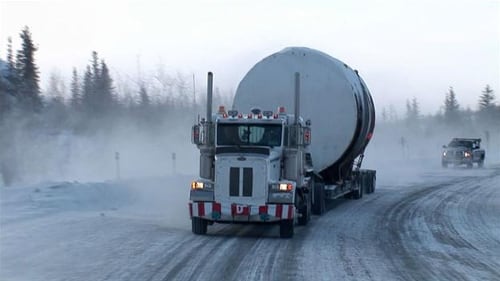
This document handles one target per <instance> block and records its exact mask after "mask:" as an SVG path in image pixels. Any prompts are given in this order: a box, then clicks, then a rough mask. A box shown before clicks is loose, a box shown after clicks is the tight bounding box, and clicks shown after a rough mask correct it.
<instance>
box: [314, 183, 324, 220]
mask: <svg viewBox="0 0 500 281" xmlns="http://www.w3.org/2000/svg"><path fill="white" fill-rule="evenodd" d="M312 199H313V202H312V208H311V209H312V213H313V214H315V215H320V216H321V215H322V214H323V213H324V212H325V209H326V208H325V188H324V185H323V183H322V182H314V183H313V197H312Z"/></svg>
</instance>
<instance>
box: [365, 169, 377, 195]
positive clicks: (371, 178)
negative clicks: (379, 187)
mask: <svg viewBox="0 0 500 281" xmlns="http://www.w3.org/2000/svg"><path fill="white" fill-rule="evenodd" d="M365 184H366V188H365V191H366V194H370V193H373V192H374V191H375V174H373V173H369V174H366V177H365Z"/></svg>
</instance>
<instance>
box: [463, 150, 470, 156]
mask: <svg viewBox="0 0 500 281" xmlns="http://www.w3.org/2000/svg"><path fill="white" fill-rule="evenodd" d="M464 155H465V157H471V156H472V154H471V153H470V152H469V151H466V152H465V153H464Z"/></svg>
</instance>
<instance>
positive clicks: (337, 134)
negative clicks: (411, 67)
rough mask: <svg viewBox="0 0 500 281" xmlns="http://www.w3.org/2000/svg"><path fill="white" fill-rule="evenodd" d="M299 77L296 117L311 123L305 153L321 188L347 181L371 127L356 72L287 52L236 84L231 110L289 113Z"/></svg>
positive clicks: (297, 50)
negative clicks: (283, 109)
mask: <svg viewBox="0 0 500 281" xmlns="http://www.w3.org/2000/svg"><path fill="white" fill-rule="evenodd" d="M295 72H299V73H300V115H301V116H302V117H303V118H304V119H306V120H307V119H310V120H311V123H312V125H311V128H312V143H311V145H310V147H309V149H310V151H311V155H312V160H313V165H314V169H315V172H316V173H318V174H320V175H321V176H322V177H323V179H324V181H325V182H326V183H336V182H337V181H339V180H341V179H346V178H348V177H349V175H350V173H351V170H352V164H353V161H354V159H355V158H356V157H357V156H358V155H360V154H361V153H363V151H364V149H365V147H366V145H367V144H368V142H369V140H370V138H371V136H372V133H373V129H374V125H375V108H374V105H373V100H372V98H371V95H370V92H369V91H368V88H367V87H366V85H365V83H364V82H363V80H362V79H361V77H359V75H358V73H357V71H354V70H353V69H351V68H350V67H349V66H348V65H347V64H345V63H343V62H341V61H339V60H337V59H335V58H333V57H331V56H329V55H327V54H325V53H323V52H320V51H317V50H313V49H310V48H304V47H289V48H286V49H284V50H282V51H280V52H277V53H275V54H272V55H270V56H268V57H266V58H264V59H263V60H261V61H260V62H258V63H257V64H256V65H255V66H254V67H253V68H252V69H251V70H250V71H249V72H248V73H247V74H246V75H245V77H244V78H243V80H241V82H240V84H239V85H238V89H237V91H236V95H235V98H234V102H233V108H234V109H237V110H238V111H240V112H250V109H251V108H253V107H258V108H261V109H262V110H276V108H277V107H278V106H285V107H286V109H287V111H288V112H289V113H293V110H294V85H295V84H294V74H295Z"/></svg>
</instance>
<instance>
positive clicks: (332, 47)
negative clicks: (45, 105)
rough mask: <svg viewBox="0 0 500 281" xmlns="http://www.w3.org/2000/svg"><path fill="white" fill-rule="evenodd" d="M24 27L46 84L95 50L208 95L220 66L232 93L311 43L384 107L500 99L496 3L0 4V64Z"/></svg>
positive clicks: (124, 69)
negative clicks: (286, 52)
mask: <svg viewBox="0 0 500 281" xmlns="http://www.w3.org/2000/svg"><path fill="white" fill-rule="evenodd" d="M25 25H27V26H29V27H30V29H31V32H32V34H33V39H34V41H35V43H36V44H37V45H38V47H39V50H38V52H37V54H36V60H37V63H38V65H39V67H40V71H41V73H42V87H45V86H46V85H47V79H48V76H49V75H50V73H51V72H52V71H58V72H60V73H61V74H62V75H63V76H65V77H66V78H68V79H69V77H70V76H71V68H72V67H77V68H78V69H79V70H80V71H83V69H84V67H85V66H86V65H87V63H88V62H89V59H90V53H91V51H92V50H95V51H97V52H98V53H99V55H100V57H101V58H104V59H105V60H106V62H107V63H108V65H109V66H110V68H111V69H112V71H113V72H114V73H115V75H118V74H119V75H120V76H121V77H137V65H138V61H139V62H140V65H141V70H142V72H143V73H145V74H148V73H152V72H153V71H154V70H155V69H157V67H158V65H160V64H163V65H165V66H166V68H167V69H168V70H169V71H171V72H173V73H175V72H177V71H179V72H182V73H185V74H186V75H188V76H189V75H192V74H195V76H196V80H199V82H198V84H199V85H198V87H199V90H200V93H199V94H200V95H201V94H202V93H201V92H202V91H203V89H202V87H204V86H202V85H201V84H204V83H205V75H206V72H207V71H214V75H215V78H214V79H215V84H216V85H217V86H218V87H219V88H220V89H221V90H223V91H226V92H229V91H231V90H233V91H234V90H235V89H236V88H237V85H238V83H239V81H240V80H241V79H242V77H243V76H244V75H245V73H246V71H248V70H249V69H250V68H251V67H252V66H253V65H254V64H255V63H256V62H258V61H259V60H261V59H262V58H264V57H265V56H268V55H270V54H271V53H274V52H276V51H279V50H281V49H283V48H285V47H287V46H306V47H310V48H314V49H318V50H320V51H323V52H326V53H328V54H330V55H331V56H333V57H335V58H338V59H340V60H342V61H344V62H345V63H347V64H348V65H350V66H351V67H352V68H355V69H358V70H359V72H360V74H361V76H362V77H363V78H364V79H365V81H366V82H367V84H368V87H369V89H370V91H371V92H372V95H373V96H374V99H375V103H376V106H377V108H378V110H379V112H380V111H381V110H382V108H383V107H388V106H389V105H390V104H393V105H395V106H396V107H397V108H398V109H400V110H401V111H403V108H404V103H405V101H406V100H407V99H411V98H413V97H416V98H417V100H418V101H419V102H420V104H421V107H422V109H423V111H424V113H435V112H437V111H438V110H439V107H440V106H441V105H442V103H443V100H444V96H445V93H446V92H447V91H448V88H449V87H450V86H453V87H454V89H455V92H456V94H457V98H458V100H459V103H460V104H461V105H462V106H464V107H466V106H470V107H471V108H472V109H476V107H477V100H478V97H479V95H480V94H481V90H482V89H483V88H484V86H485V85H486V84H489V85H490V86H491V87H492V88H493V89H494V90H495V93H496V96H497V103H498V102H499V101H500V82H499V80H500V1H498V0H440V1H435V0H434V1H431V0H418V1H417V0H415V1H401V0H399V1H397V0H392V1H391V0H381V1H376V0H375V1H368V0H367V1H356V0H352V1H349V0H336V1H333V0H332V1H292V0H288V1H271V0H262V1H259V0H253V1H238V0H227V1H218V0H213V1H208V0H207V1H192V0H171V1H125V0H121V1H95V2H91V1H5V0H0V58H2V59H5V55H6V49H7V47H6V46H7V37H9V36H11V37H12V38H13V41H14V49H16V50H17V49H18V48H19V44H20V39H19V36H18V34H19V32H20V31H21V29H22V28H23V26H25Z"/></svg>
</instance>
